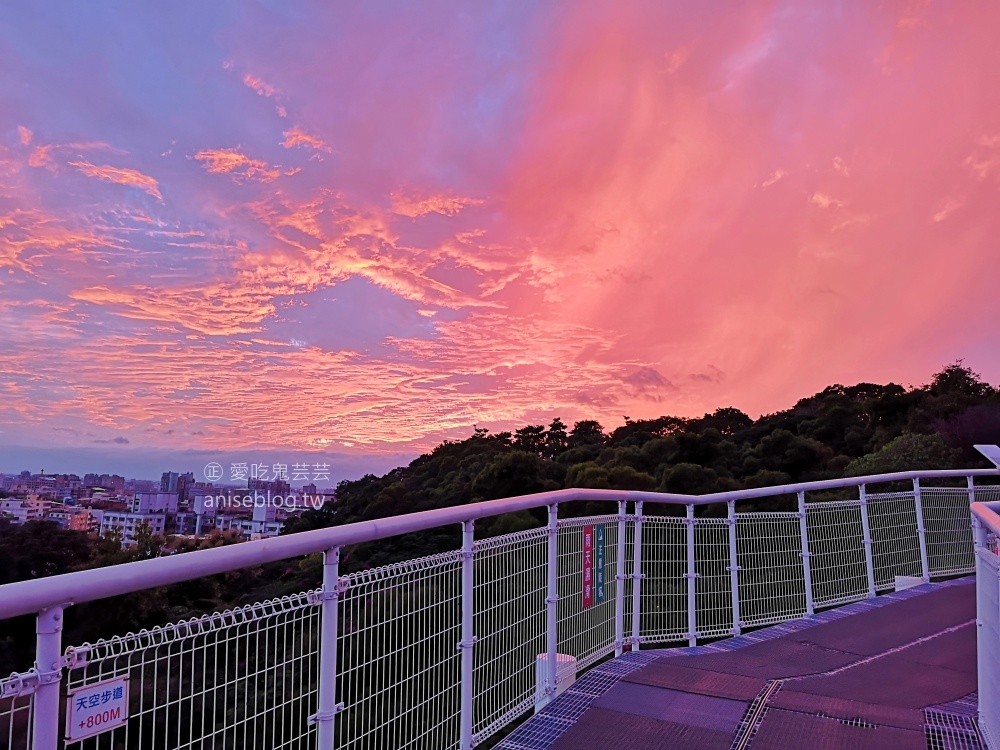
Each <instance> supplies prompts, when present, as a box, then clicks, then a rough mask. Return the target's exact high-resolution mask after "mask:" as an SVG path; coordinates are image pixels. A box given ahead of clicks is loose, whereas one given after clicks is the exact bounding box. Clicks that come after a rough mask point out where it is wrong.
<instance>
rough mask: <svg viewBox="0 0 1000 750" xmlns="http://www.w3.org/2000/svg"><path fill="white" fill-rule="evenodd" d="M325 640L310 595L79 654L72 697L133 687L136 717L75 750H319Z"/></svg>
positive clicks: (73, 653)
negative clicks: (320, 654)
mask: <svg viewBox="0 0 1000 750" xmlns="http://www.w3.org/2000/svg"><path fill="white" fill-rule="evenodd" d="M318 632H319V606H318V599H317V597H316V596H315V595H314V594H312V593H303V594H297V595H295V596H290V597H283V598H281V599H274V600H271V601H268V602H262V603H259V604H252V605H248V606H246V607H240V608H236V609H232V610H226V611H225V612H217V613H214V614H211V615H206V616H204V617H198V618H193V619H191V620H185V621H183V622H179V623H177V624H175V625H168V626H163V627H157V628H153V629H151V630H142V631H140V632H138V633H130V634H128V635H126V636H123V637H116V638H112V639H110V640H101V641H98V642H97V643H95V644H93V645H90V644H84V645H83V646H81V647H78V648H70V649H68V650H67V654H68V655H69V657H70V663H71V667H70V669H69V671H68V675H67V680H66V685H67V688H68V689H69V690H70V691H75V690H80V689H83V688H87V687H91V686H94V685H96V684H98V683H101V682H104V681H105V680H109V679H113V678H119V677H128V699H129V700H128V703H129V717H128V721H127V723H126V724H125V726H123V727H120V728H117V729H113V730H111V731H108V732H105V733H103V734H100V735H98V736H96V737H91V738H89V739H84V740H80V741H76V742H67V743H66V748H67V749H68V750H111V749H112V748H119V747H142V748H164V749H166V748H170V749H171V750H174V749H177V750H179V749H182V748H217V747H240V748H261V749H262V750H263V749H264V748H289V749H291V748H297V749H301V750H306V749H307V748H311V747H313V745H314V744H315V738H314V733H315V729H314V728H313V727H311V726H309V724H308V717H309V715H310V714H311V713H313V712H314V711H315V710H316V686H317V668H318V659H317V649H318ZM52 720H53V721H56V720H59V721H60V725H62V723H63V721H62V720H60V719H59V717H52Z"/></svg>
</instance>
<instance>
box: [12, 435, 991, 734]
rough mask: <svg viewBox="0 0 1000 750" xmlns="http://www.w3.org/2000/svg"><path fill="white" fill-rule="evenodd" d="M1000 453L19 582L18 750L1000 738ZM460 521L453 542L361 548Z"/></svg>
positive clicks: (473, 518)
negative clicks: (94, 632) (125, 603)
mask: <svg viewBox="0 0 1000 750" xmlns="http://www.w3.org/2000/svg"><path fill="white" fill-rule="evenodd" d="M995 450H996V449H992V448H990V449H985V450H984V452H985V453H987V455H995V454H994V453H991V451H995ZM998 477H1000V472H998V471H997V470H996V469H978V470H961V471H954V470H948V471H920V472H903V473H896V474H883V475H877V476H868V477H851V478H844V479H836V480H828V481H823V482H810V483H800V484H794V485H784V486H777V487H766V488H757V489H750V490H741V491H737V492H729V493H718V494H714V495H705V496H688V495H670V494H661V493H650V492H626V491H612V490H584V489H569V490H560V491H556V492H548V493H541V494H537V495H529V496H524V497H515V498H506V499H502V500H491V501H486V502H480V503H473V504H469V505H464V506H459V507H451V508H443V509H438V510H431V511H424V512H420V513H413V514H409V515H403V516H396V517H391V518H385V519H379V520H375V521H366V522H362V523H356V524H349V525H344V526H337V527H332V528H326V529H319V530H316V531H310V532H305V533H301V534H292V535H288V536H284V537H280V538H277V539H268V540H262V541H257V542H247V543H243V544H237V545H232V546H228V547H219V548H214V549H208V550H201V551H196V552H189V553H184V554H178V555H172V556H169V557H163V558H158V559H153V560H145V561H142V562H135V563H129V564H126V565H121V566H115V567H113V568H103V569H95V570H86V571H80V572H75V573H70V574H67V575H61V576H53V577H50V578H43V579H38V580H32V581H25V582H20V583H14V584H9V585H6V586H3V587H0V620H8V619H11V618H18V617H33V618H34V620H35V631H36V634H37V636H36V646H35V651H34V654H33V659H32V660H33V666H31V667H30V668H27V669H23V670H22V671H19V672H15V673H14V674H11V675H10V676H9V677H7V678H4V679H0V747H2V748H4V749H5V750H6V748H10V749H11V750H29V748H30V750H63V749H66V750H104V749H108V750H112V749H117V748H151V749H156V750H160V749H162V750H180V749H181V748H185V749H187V748H192V749H193V748H237V747H238V748H267V749H268V750H274V749H276V748H295V749H302V750H305V749H307V748H309V749H314V748H321V749H322V750H330V749H332V748H338V749H350V750H376V749H377V750H382V749H383V748H423V749H426V750H440V749H442V748H447V749H451V748H457V749H458V750H471V748H476V747H498V748H505V749H506V750H541V748H550V747H551V748H559V749H560V750H563V749H565V748H583V747H586V748H602V747H607V748H615V749H616V750H628V748H653V747H683V748H721V749H723V750H729V749H730V748H739V749H743V748H757V749H760V748H792V747H795V748H799V747H807V746H808V747H817V748H847V747H850V748H851V749H852V750H863V748H868V747H872V748H874V747H879V748H895V747H899V748H910V747H914V748H916V747H921V748H923V747H927V748H934V749H935V750H943V749H945V748H998V747H1000V744H997V742H996V740H995V739H993V738H995V737H997V731H998V729H1000V582H998V581H1000V574H998V560H1000V558H998V554H997V535H998V534H1000V516H998V515H997V512H996V511H997V509H998V508H1000V482H998ZM761 498H770V500H769V504H768V507H777V508H784V509H783V510H778V511H766V512H765V511H759V510H755V509H754V508H755V504H754V503H755V501H757V500H759V499H761ZM776 499H777V500H776ZM582 503H587V512H588V513H593V511H594V509H595V508H600V507H602V506H604V507H606V508H607V512H606V513H604V514H600V515H587V516H583V517H581V516H579V515H577V514H576V513H574V511H575V510H576V512H577V513H578V512H579V510H578V509H581V508H582V507H583V506H582ZM523 511H532V512H533V513H534V514H535V516H536V518H538V520H539V524H538V526H537V527H535V528H529V529H526V530H523V531H517V532H514V533H509V534H503V535H500V536H486V537H482V536H478V535H477V529H476V522H477V521H478V520H480V519H484V518H491V517H496V516H502V515H504V514H509V513H514V512H523ZM441 527H453V528H454V529H455V531H456V533H455V542H456V544H455V547H456V548H455V549H453V550H451V551H446V552H442V553H439V554H435V555H431V556H429V557H423V558H419V559H413V560H408V561H405V562H400V563H395V564H392V565H388V566H385V567H381V568H375V569H368V570H356V571H347V570H346V569H344V570H342V568H341V551H342V550H343V549H345V548H349V547H350V546H352V545H356V544H360V543H369V542H378V543H389V542H383V540H394V539H396V538H400V537H403V538H405V537H406V536H407V535H410V534H414V533H417V532H421V531H426V530H430V529H438V528H441ZM312 554H319V555H321V556H322V564H321V566H320V567H319V570H321V571H322V576H321V580H320V579H319V578H318V579H317V581H316V586H315V587H314V588H312V589H310V590H306V591H301V592H299V593H296V594H294V595H290V596H283V597H280V598H277V599H271V600H268V601H262V602H258V603H254V604H249V605H245V606H240V607H235V608H232V609H228V610H225V611H222V612H211V613H206V614H204V615H200V616H197V617H192V618H190V619H187V620H181V621H177V622H165V623H162V624H160V625H157V626H155V627H152V628H149V629H146V630H142V631H139V632H133V633H126V634H119V635H115V634H112V633H107V634H99V635H98V637H96V638H95V639H94V640H92V641H91V642H83V643H65V642H64V637H63V628H64V622H65V616H66V615H67V614H70V613H72V612H73V611H74V610H73V608H74V607H77V606H79V605H82V604H85V603H88V602H101V601H103V600H106V599H108V598H111V597H118V596H122V595H125V594H129V593H132V592H137V591H145V590H149V589H155V588H158V587H162V586H168V585H172V584H184V583H185V582H189V581H195V580H197V579H201V578H205V577H207V576H213V575H217V574H220V573H226V572H229V571H235V570H239V569H242V568H246V567H249V566H259V565H263V564H267V563H275V562H279V561H289V560H295V559H301V558H302V556H304V555H312ZM101 635H103V636H104V637H100V636H101ZM24 656H25V657H28V655H27V654H25V655H24Z"/></svg>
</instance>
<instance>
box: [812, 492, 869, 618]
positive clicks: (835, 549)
mask: <svg viewBox="0 0 1000 750" xmlns="http://www.w3.org/2000/svg"><path fill="white" fill-rule="evenodd" d="M806 531H807V534H808V537H809V554H810V558H809V562H810V568H811V571H812V583H813V601H814V602H815V604H816V606H817V607H820V606H831V605H834V604H842V603H844V602H851V601H856V600H858V599H864V598H865V597H867V596H868V571H867V565H866V563H865V545H864V532H863V530H862V525H861V501H860V500H837V501H833V502H818V503H806Z"/></svg>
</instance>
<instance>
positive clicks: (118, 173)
mask: <svg viewBox="0 0 1000 750" xmlns="http://www.w3.org/2000/svg"><path fill="white" fill-rule="evenodd" d="M69 165H70V166H71V167H76V168H77V169H79V170H80V171H81V172H83V173H84V174H85V175H87V176H88V177H97V178H98V179H101V180H106V181H107V182H113V183H115V184H116V185H126V186H128V187H136V188H139V189H140V190H142V191H144V192H146V193H149V194H150V195H151V196H153V197H154V198H156V199H158V200H163V196H162V195H160V188H159V183H157V181H156V180H154V179H153V178H152V177H150V176H149V175H145V174H143V173H142V172H139V171H138V170H135V169H127V168H121V167H112V166H110V165H108V164H105V165H103V166H97V165H95V164H91V163H90V162H89V161H71V162H70V163H69Z"/></svg>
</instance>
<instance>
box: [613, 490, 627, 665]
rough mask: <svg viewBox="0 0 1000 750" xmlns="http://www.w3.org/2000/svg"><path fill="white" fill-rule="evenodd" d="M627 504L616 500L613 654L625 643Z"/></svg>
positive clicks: (619, 653)
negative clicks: (616, 536) (616, 537)
mask: <svg viewBox="0 0 1000 750" xmlns="http://www.w3.org/2000/svg"><path fill="white" fill-rule="evenodd" d="M627 510H628V508H627V504H626V502H625V501H624V500H619V501H618V549H617V550H616V551H615V656H621V655H622V647H623V645H624V644H625V531H626V526H625V522H626V517H627V512H626V511H627Z"/></svg>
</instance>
